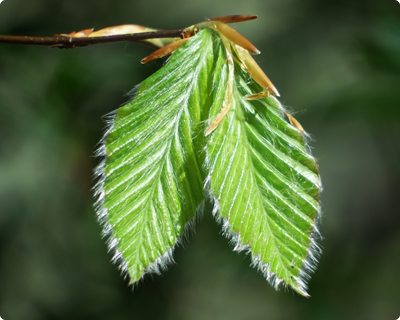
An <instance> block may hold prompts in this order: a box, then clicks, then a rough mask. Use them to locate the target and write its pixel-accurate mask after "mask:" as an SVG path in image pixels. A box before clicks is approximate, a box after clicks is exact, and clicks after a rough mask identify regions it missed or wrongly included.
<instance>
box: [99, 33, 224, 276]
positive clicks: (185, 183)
mask: <svg viewBox="0 0 400 320" xmlns="http://www.w3.org/2000/svg"><path fill="white" fill-rule="evenodd" d="M215 37H216V33H210V32H203V33H201V34H199V35H198V36H197V37H193V38H192V39H190V41H188V42H187V43H186V44H185V45H184V46H182V47H181V48H179V49H178V50H177V51H176V52H175V53H174V55H173V57H172V58H171V59H170V61H169V62H168V63H167V64H166V65H165V66H164V67H163V68H161V69H160V70H159V71H158V72H156V73H155V74H153V75H152V76H151V77H149V78H148V79H146V80H145V81H144V82H143V83H142V84H141V85H140V86H139V88H138V89H137V92H136V95H135V97H134V99H133V100H132V101H131V102H129V103H128V104H126V105H125V106H123V107H121V108H120V109H118V111H117V112H116V114H115V115H113V116H112V117H111V119H109V121H110V128H109V130H108V131H107V133H106V140H105V141H103V143H105V144H103V145H102V146H101V147H100V149H99V151H98V154H99V155H102V156H104V158H105V163H102V164H101V165H100V167H99V168H98V170H97V174H98V175H99V176H100V180H99V183H98V185H97V194H98V195H99V200H98V203H97V206H98V215H99V217H100V220H101V221H102V222H103V223H104V233H105V234H106V235H109V236H110V237H109V247H110V250H113V251H114V252H115V253H114V258H113V260H114V261H117V262H119V264H120V268H121V269H122V270H123V272H126V273H128V274H129V277H130V279H131V283H134V282H136V281H137V280H139V279H140V278H141V277H142V276H143V275H144V274H145V273H147V272H150V271H152V272H159V271H160V269H163V268H164V267H165V266H166V264H167V263H168V262H169V261H170V260H172V250H173V248H174V246H175V245H176V244H177V243H178V242H179V240H180V238H181V237H182V235H183V234H184V231H185V229H186V228H187V227H188V226H190V224H191V222H192V221H193V218H194V216H195V212H196V209H197V208H198V207H199V205H200V204H201V203H202V201H203V199H204V192H203V182H204V179H205V176H206V173H205V172H203V170H204V167H203V163H204V156H205V153H204V150H203V149H204V145H205V137H204V135H203V134H202V131H203V129H200V126H199V123H200V122H201V121H203V120H205V119H206V117H207V116H208V108H207V106H209V104H210V101H211V100H213V95H214V93H213V92H212V91H213V88H214V82H215V79H214V78H219V76H216V75H218V74H219V75H220V74H223V72H218V73H215V72H214V70H219V69H224V68H225V69H226V66H225V65H224V59H225V56H224V50H223V47H222V46H221V45H220V44H219V43H218V42H216V43H214V39H215ZM220 83H222V81H220ZM114 118H115V119H114ZM200 209H201V206H200Z"/></svg>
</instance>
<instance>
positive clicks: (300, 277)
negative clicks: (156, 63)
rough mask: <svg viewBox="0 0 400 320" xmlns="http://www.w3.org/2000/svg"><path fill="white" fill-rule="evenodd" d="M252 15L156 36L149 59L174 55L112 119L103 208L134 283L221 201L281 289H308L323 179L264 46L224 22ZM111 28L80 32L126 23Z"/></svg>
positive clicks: (239, 236) (239, 245)
mask: <svg viewBox="0 0 400 320" xmlns="http://www.w3.org/2000/svg"><path fill="white" fill-rule="evenodd" d="M254 18H255V16H226V17H219V18H214V19H210V20H207V21H204V22H201V23H198V24H196V25H194V26H191V27H188V28H186V29H183V31H182V35H181V39H169V40H168V41H169V43H166V42H165V40H164V42H163V43H162V44H158V45H163V47H162V48H161V49H159V50H157V51H156V52H154V53H152V54H151V55H149V56H148V57H146V58H144V59H143V60H142V62H148V61H150V60H153V59H156V58H160V57H162V56H165V55H168V54H172V55H171V57H170V59H169V60H168V63H166V64H165V65H164V66H163V67H162V68H161V69H160V70H158V71H157V72H156V73H154V74H153V75H151V76H150V77H149V78H148V79H146V80H144V81H143V82H142V83H141V84H140V85H139V86H138V87H137V88H136V89H135V90H134V92H133V93H132V95H133V97H132V99H131V101H130V102H128V103H127V104H126V105H124V106H123V107H121V108H119V109H118V110H117V111H116V112H113V113H112V114H110V115H109V116H108V117H107V121H108V128H107V131H106V134H105V136H104V139H103V141H102V142H101V145H100V148H99V150H98V156H100V157H102V158H103V161H102V163H101V164H100V166H99V167H98V168H97V170H96V175H97V176H98V179H99V180H98V183H97V186H96V196H97V198H98V199H97V203H96V207H97V212H98V216H99V219H100V221H101V223H102V224H103V226H104V235H106V236H108V244H109V248H110V250H112V251H113V252H114V256H113V261H114V262H116V263H118V265H119V267H120V269H121V270H122V272H123V273H125V274H127V275H128V276H129V278H130V283H132V284H133V283H136V282H137V281H138V280H140V279H141V278H142V277H143V276H144V275H145V274H146V273H151V272H155V273H159V272H160V271H162V270H163V269H165V268H166V266H167V265H168V264H169V263H170V262H171V261H172V260H173V258H172V252H173V250H174V248H175V247H176V246H177V245H178V244H179V243H180V241H181V240H182V237H183V235H184V234H185V232H187V231H188V229H190V227H191V226H192V225H193V223H194V221H195V219H196V217H197V216H199V215H201V213H202V212H203V211H206V210H207V209H208V210H209V211H210V207H211V208H212V209H211V211H212V214H213V215H214V217H215V218H216V220H217V221H218V222H220V223H221V225H222V229H223V233H224V235H226V236H227V237H228V238H229V239H230V240H231V241H232V243H233V245H234V250H235V251H246V252H248V253H249V254H251V257H252V264H253V265H254V266H255V267H256V268H257V269H259V270H260V271H261V272H262V273H263V275H264V276H265V277H266V278H267V280H268V281H269V282H270V283H271V284H272V285H273V286H274V287H275V288H276V289H278V288H279V287H281V286H284V285H287V286H289V287H291V288H293V289H294V290H295V291H297V292H298V293H300V294H302V295H304V296H308V294H307V291H306V289H307V284H306V281H307V280H308V278H309V275H310V273H311V272H312V271H313V270H314V269H315V266H316V262H317V257H318V255H319V253H320V249H319V247H318V245H317V243H316V237H317V235H318V231H317V228H316V218H317V216H318V213H319V192H320V187H321V186H320V178H319V174H318V168H317V165H316V163H315V160H314V158H313V157H312V156H311V154H310V153H309V149H308V147H307V145H306V142H305V139H306V134H305V132H304V130H303V128H302V127H301V125H300V124H299V122H298V121H297V120H296V119H295V118H294V117H293V116H291V115H290V114H288V113H287V112H286V111H285V110H284V108H283V107H282V105H281V104H280V103H279V101H278V100H277V99H276V96H279V94H278V91H277V90H276V88H275V87H274V86H273V84H272V83H271V81H270V80H269V79H268V77H267V76H266V75H265V74H264V72H263V71H262V70H261V68H260V67H259V66H258V65H257V63H256V62H255V61H254V60H253V58H252V56H251V55H250V53H255V54H256V53H259V51H258V50H257V49H256V48H255V47H254V45H252V44H251V43H250V42H249V41H248V40H247V39H246V38H244V37H243V36H242V35H240V34H239V33H238V32H236V31H235V30H234V29H232V28H230V27H229V26H228V25H227V24H226V23H232V22H239V21H245V20H250V19H254ZM123 27H124V30H125V31H124V32H125V33H126V32H127V31H126V30H130V31H128V32H131V31H132V30H133V28H134V27H129V26H123ZM136 27H137V26H135V28H136ZM113 28H116V27H113ZM121 28H122V26H121ZM129 28H131V29H129ZM110 30H111V28H106V29H103V30H100V31H97V32H98V34H93V32H92V30H86V33H81V34H79V33H77V34H75V35H70V36H98V35H101V36H103V35H105V34H107V32H112V33H113V34H115V33H118V32H119V33H123V32H122V31H115V29H114V30H113V31H110ZM135 32H137V29H136V31H135ZM91 34H92V35H91ZM151 41H152V44H153V45H156V44H155V42H154V41H155V40H151ZM249 52H250V53H249Z"/></svg>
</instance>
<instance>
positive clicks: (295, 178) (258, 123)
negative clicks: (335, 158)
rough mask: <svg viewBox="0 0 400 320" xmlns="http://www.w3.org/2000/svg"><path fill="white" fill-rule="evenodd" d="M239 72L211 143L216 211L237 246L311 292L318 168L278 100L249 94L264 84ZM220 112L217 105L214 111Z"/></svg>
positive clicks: (284, 280)
mask: <svg viewBox="0 0 400 320" xmlns="http://www.w3.org/2000/svg"><path fill="white" fill-rule="evenodd" d="M234 72H235V75H234V81H233V103H232V106H231V109H230V111H229V113H228V114H227V116H226V118H225V120H224V121H223V122H222V124H221V125H220V126H219V127H218V128H217V130H216V131H215V132H214V133H213V135H212V137H211V139H209V141H208V142H207V151H208V162H209V167H210V184H211V191H212V193H213V194H214V196H215V198H216V209H215V210H214V212H215V214H216V216H217V217H218V218H219V220H221V222H222V224H223V228H224V232H225V234H226V235H227V236H228V237H230V238H231V239H232V241H233V243H234V245H235V250H237V251H242V250H245V251H249V252H251V254H252V261H253V265H254V266H256V267H257V268H258V269H259V270H261V271H262V273H263V274H264V275H265V276H266V278H267V279H268V280H269V281H270V283H271V284H272V285H273V286H274V287H275V288H277V289H278V287H279V286H280V285H282V284H287V285H289V286H291V287H292V288H293V289H294V290H296V291H297V292H299V293H300V294H302V295H305V296H307V292H306V283H305V281H306V280H307V278H308V274H309V272H310V271H312V269H313V268H314V265H315V262H316V261H315V260H316V257H315V255H316V254H317V253H318V251H319V249H318V247H317V245H316V242H315V240H314V234H312V233H313V232H314V233H315V232H316V231H315V218H316V215H317V213H318V208H319V204H318V198H319V190H320V179H319V175H318V169H317V166H316V163H315V160H314V158H313V157H312V156H311V155H310V154H309V152H308V150H307V146H306V144H305V141H304V138H303V136H302V135H301V133H300V132H299V131H298V130H297V129H296V128H294V127H293V126H292V125H291V124H289V123H288V122H287V121H285V120H284V119H283V114H284V113H283V108H282V106H281V105H280V103H279V102H278V100H277V99H276V98H274V97H272V96H271V97H269V98H263V99H259V100H245V99H244V97H245V96H248V95H252V94H255V93H257V92H260V91H262V88H261V87H260V86H259V85H258V84H257V83H256V82H254V81H253V80H252V79H251V77H250V75H249V74H248V73H247V71H245V70H243V69H242V68H241V67H240V66H239V65H238V64H235V70H234ZM218 112H219V109H218V108H212V109H211V110H210V118H211V119H212V118H213V117H215V115H216V114H217V113H218Z"/></svg>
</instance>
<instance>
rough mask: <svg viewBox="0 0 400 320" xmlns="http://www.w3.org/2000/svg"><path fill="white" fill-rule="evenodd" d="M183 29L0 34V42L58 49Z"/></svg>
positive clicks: (172, 33) (173, 33)
mask: <svg viewBox="0 0 400 320" xmlns="http://www.w3.org/2000/svg"><path fill="white" fill-rule="evenodd" d="M182 31H183V29H179V30H161V31H154V32H142V33H131V34H118V35H112V36H104V37H84V38H74V37H72V36H67V35H57V36H54V37H29V36H8V35H0V43H11V44H28V45H39V46H51V47H57V48H60V49H64V48H65V49H69V48H74V47H84V46H89V45H92V44H99V43H108V42H118V41H129V42H140V41H143V40H147V39H156V38H178V37H180V36H181V33H182Z"/></svg>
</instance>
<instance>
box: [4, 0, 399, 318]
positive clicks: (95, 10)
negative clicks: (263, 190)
mask: <svg viewBox="0 0 400 320" xmlns="http://www.w3.org/2000/svg"><path fill="white" fill-rule="evenodd" d="M228 14H257V15H258V16H259V18H258V19H257V20H255V21H251V22H246V23H242V24H237V25H235V28H237V30H239V31H240V32H241V33H242V34H244V35H245V36H246V37H247V38H248V39H250V40H251V41H252V42H253V43H254V44H255V45H256V46H257V47H258V48H259V49H260V50H261V52H262V54H261V55H260V56H257V57H256V60H257V61H258V62H259V64H260V65H261V67H262V68H263V69H264V70H265V72H266V73H267V74H268V76H269V77H270V78H271V80H272V81H273V82H274V84H275V85H276V87H277V88H278V90H279V91H280V93H281V96H282V98H281V101H282V102H283V103H284V104H285V105H286V106H288V107H290V108H291V109H292V110H294V111H295V112H296V117H297V118H298V120H299V121H300V122H301V123H302V125H303V126H304V128H305V129H306V130H307V131H308V132H310V133H311V134H312V136H313V137H314V138H315V141H314V142H313V143H312V146H313V148H314V150H313V152H314V155H315V156H316V157H317V159H318V160H319V165H320V171H321V175H322V181H323V184H324V192H323V194H322V203H323V219H322V225H321V231H322V234H323V236H324V240H323V241H322V246H323V247H324V253H323V255H322V257H321V260H320V264H319V267H318V269H317V271H316V273H315V274H314V275H313V277H312V280H311V282H310V290H309V292H310V294H311V296H312V298H310V299H305V298H302V297H299V296H297V295H296V294H294V293H292V292H290V291H289V292H275V291H274V290H273V289H272V288H271V287H270V286H269V284H268V283H267V282H266V281H265V280H264V279H263V277H262V276H261V275H260V274H258V273H257V271H256V270H255V269H253V268H250V267H249V263H250V258H249V257H248V256H246V255H245V254H237V253H234V252H232V250H231V249H232V248H231V246H230V245H229V243H228V241H227V240H226V239H225V238H223V237H222V236H221V234H220V227H219V226H218V225H217V224H216V223H215V222H214V221H213V219H212V218H211V217H210V216H206V217H205V218H204V219H203V220H202V221H201V222H200V223H199V224H198V226H197V232H196V234H195V235H193V236H191V238H190V241H189V242H188V243H187V244H186V245H185V248H182V247H181V248H179V249H178V250H177V251H176V254H175V258H176V265H173V266H171V267H170V268H169V271H167V272H165V273H164V274H163V275H162V276H156V277H154V278H153V279H152V278H151V277H149V278H147V279H146V280H145V281H143V282H142V283H140V285H138V286H137V287H136V288H135V290H134V291H132V289H131V288H129V287H128V286H127V281H126V280H123V278H122V277H121V276H120V275H119V271H118V270H117V268H116V266H115V265H113V264H111V263H110V262H109V260H110V258H111V256H110V255H109V254H107V250H106V245H105V244H104V240H103V239H101V237H100V233H101V228H100V227H99V225H98V224H97V222H96V216H95V213H94V211H93V208H92V203H93V199H92V195H91V191H90V189H91V187H92V185H93V182H92V170H93V168H94V167H95V165H96V163H97V161H96V159H95V158H94V157H93V152H94V150H95V145H96V143H97V141H98V140H99V139H100V137H101V135H102V130H103V126H104V125H103V123H102V121H101V116H102V115H103V114H106V113H108V112H110V111H112V110H114V109H115V108H117V107H118V106H119V105H121V104H122V103H123V102H125V101H126V100H127V98H126V97H124V94H126V93H127V92H128V91H129V90H130V89H131V88H132V87H133V86H134V85H136V84H137V83H139V82H140V81H142V80H143V79H145V78H146V77H147V76H149V75H150V74H151V73H152V72H154V71H155V70H157V68H159V67H160V66H162V62H161V61H157V62H154V63H149V64H148V65H141V64H140V63H139V61H140V59H141V58H142V57H144V56H146V55H147V54H149V53H150V52H151V49H149V48H147V47H145V46H141V45H139V44H134V43H129V44H128V43H114V44H102V45H96V46H90V47H86V48H76V49H73V50H58V49H50V48H46V47H34V46H32V47H30V46H22V45H8V44H0V137H1V139H0V316H1V317H2V318H3V319H5V320H20V319H21V320H22V319H30V320H36V319H45V320H46V319H77V320H79V319H85V320H86V319H98V320H101V319H113V320H125V319H144V320H145V319H168V320H170V319H171V320H175V319H177V320H180V319H182V320H192V319H193V320H197V319H215V320H220V319H221V320H223V319H229V320H236V319H246V320H247V319H248V320H252V319H277V320H293V319H307V320H313V319H315V320H317V319H318V320H336V319H341V320H347V319H349V320H350V319H363V320H370V319H371V320H372V319H379V320H383V319H388V320H395V319H397V318H398V317H399V316H400V273H399V270H400V267H399V266H400V209H399V202H400V201H399V200H400V164H399V158H400V88H399V87H400V4H399V3H398V2H397V1H395V0H365V1H357V0H347V1H345V0H336V1H321V0H301V1H295V0H246V1H242V0H240V1H239V0H238V1H232V0H202V1H196V2H195V1H179V0H170V1H161V0H146V1H125V0H120V1H110V0H97V1H94V0H86V1H78V0H68V1H67V0H57V1H54V0H32V1H26V0H5V1H3V2H2V3H1V4H0V34H15V35H17V34H19V35H38V36H40V35H52V34H54V33H67V32H71V31H74V30H75V31H78V30H81V29H85V28H90V27H95V28H96V29H100V28H103V27H107V26H111V25H118V24H124V23H137V24H142V25H146V26H150V27H154V28H160V29H176V28H181V27H186V26H188V25H191V24H193V23H196V22H199V21H201V20H204V19H205V18H211V17H215V16H220V15H228Z"/></svg>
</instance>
